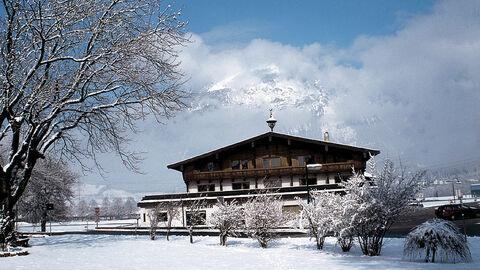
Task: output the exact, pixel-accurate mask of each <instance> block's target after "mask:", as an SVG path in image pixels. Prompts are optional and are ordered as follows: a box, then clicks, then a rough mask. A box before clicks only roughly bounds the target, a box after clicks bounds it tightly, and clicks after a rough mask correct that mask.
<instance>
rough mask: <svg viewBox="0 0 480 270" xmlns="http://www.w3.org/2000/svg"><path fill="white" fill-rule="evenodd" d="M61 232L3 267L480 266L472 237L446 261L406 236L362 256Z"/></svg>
mask: <svg viewBox="0 0 480 270" xmlns="http://www.w3.org/2000/svg"><path fill="white" fill-rule="evenodd" d="M194 240H195V243H194V244H190V243H189V242H188V237H185V236H173V237H171V241H166V240H165V239H164V237H161V236H160V237H158V238H157V240H155V241H151V240H149V238H148V236H138V238H136V237H135V236H120V235H59V236H50V237H48V236H47V237H44V238H35V239H32V240H31V244H32V247H31V248H29V252H30V255H28V256H20V257H9V258H0V269H49V270H53V269H69V270H72V269H142V270H144V269H229V270H233V269H256V270H257V269H302V270H305V269H328V270H335V269H342V270H349V269H352V270H353V269H355V270H358V269H409V270H412V269H435V270H443V269H445V270H447V269H448V270H450V269H468V270H472V269H480V237H471V238H469V246H470V250H471V252H472V258H473V263H460V264H441V263H435V264H432V263H423V262H410V261H404V260H403V259H402V250H403V242H404V239H403V238H388V239H386V241H385V246H384V248H383V251H382V256H378V257H367V256H363V255H362V254H361V252H360V249H359V248H358V246H355V247H354V248H353V249H352V251H351V252H348V253H343V252H342V251H341V249H340V248H339V247H338V246H335V239H334V238H328V239H327V241H326V243H325V248H324V250H317V249H316V248H315V244H314V242H313V241H310V240H309V239H308V238H304V237H302V238H284V239H279V240H277V241H275V242H273V243H272V244H271V245H270V247H269V248H267V249H262V248H260V247H259V245H258V243H257V242H256V241H254V240H252V239H245V238H242V239H237V238H229V241H228V246H226V247H222V246H219V245H218V237H208V236H204V237H194Z"/></svg>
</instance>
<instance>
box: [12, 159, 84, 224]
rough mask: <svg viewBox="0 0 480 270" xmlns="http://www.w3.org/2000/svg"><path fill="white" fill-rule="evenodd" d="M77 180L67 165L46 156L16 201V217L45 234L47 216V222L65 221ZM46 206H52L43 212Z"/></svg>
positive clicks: (76, 176)
mask: <svg viewBox="0 0 480 270" xmlns="http://www.w3.org/2000/svg"><path fill="white" fill-rule="evenodd" d="M78 177H79V176H78V175H77V174H75V173H73V172H72V171H71V170H70V167H69V166H68V164H66V163H65V162H61V161H59V160H56V159H54V158H52V157H49V156H47V157H46V158H45V159H43V160H41V161H40V162H38V164H37V166H36V167H35V169H34V170H33V173H32V177H31V179H30V183H29V184H28V186H27V187H26V189H25V192H24V193H23V197H22V198H21V199H20V201H19V204H18V215H19V216H21V217H22V218H23V219H24V220H26V221H28V222H33V223H38V222H39V223H40V224H41V230H42V232H45V231H46V224H47V216H48V219H49V220H57V221H58V220H65V219H67V217H68V216H69V215H70V211H71V209H70V205H71V204H72V198H73V185H74V184H75V182H76V181H77V179H78ZM47 203H51V204H53V205H54V209H53V210H49V211H47Z"/></svg>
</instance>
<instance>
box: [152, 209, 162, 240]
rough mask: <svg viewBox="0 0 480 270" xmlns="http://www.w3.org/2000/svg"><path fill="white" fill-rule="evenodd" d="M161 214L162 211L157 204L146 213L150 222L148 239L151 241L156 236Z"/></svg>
mask: <svg viewBox="0 0 480 270" xmlns="http://www.w3.org/2000/svg"><path fill="white" fill-rule="evenodd" d="M161 213H162V209H161V208H160V205H158V204H157V205H156V206H155V207H154V208H152V209H151V210H150V211H149V212H148V219H149V221H150V239H151V240H155V237H156V236H157V228H158V223H159V222H160V221H161V220H162V219H163V218H164V217H163V215H162V214H161Z"/></svg>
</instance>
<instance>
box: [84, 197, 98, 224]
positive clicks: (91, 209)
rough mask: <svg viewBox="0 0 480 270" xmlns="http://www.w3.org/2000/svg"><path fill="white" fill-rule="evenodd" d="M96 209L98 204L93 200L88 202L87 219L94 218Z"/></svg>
mask: <svg viewBox="0 0 480 270" xmlns="http://www.w3.org/2000/svg"><path fill="white" fill-rule="evenodd" d="M97 207H98V203H97V201H96V200H94V199H91V200H90V201H89V202H88V208H87V210H88V211H87V213H86V216H87V217H88V218H92V219H93V218H94V217H95V208H97Z"/></svg>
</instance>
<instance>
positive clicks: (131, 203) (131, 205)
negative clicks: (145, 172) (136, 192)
mask: <svg viewBox="0 0 480 270" xmlns="http://www.w3.org/2000/svg"><path fill="white" fill-rule="evenodd" d="M124 209H125V213H126V214H127V216H129V217H131V216H133V215H135V214H136V213H137V211H138V208H137V202H136V201H135V199H134V198H133V197H128V198H127V199H126V200H125V204H124Z"/></svg>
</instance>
